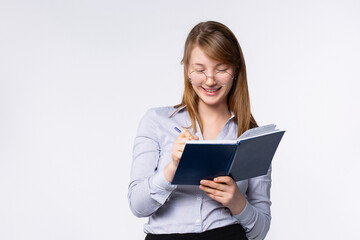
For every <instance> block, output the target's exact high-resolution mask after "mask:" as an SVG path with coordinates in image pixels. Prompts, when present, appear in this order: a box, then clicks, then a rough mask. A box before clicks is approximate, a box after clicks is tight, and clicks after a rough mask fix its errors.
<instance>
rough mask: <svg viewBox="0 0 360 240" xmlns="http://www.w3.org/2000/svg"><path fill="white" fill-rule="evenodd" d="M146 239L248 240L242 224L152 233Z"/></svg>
mask: <svg viewBox="0 0 360 240" xmlns="http://www.w3.org/2000/svg"><path fill="white" fill-rule="evenodd" d="M145 240H247V237H246V234H245V230H244V228H243V227H242V226H241V225H240V224H233V225H229V226H225V227H221V228H215V229H211V230H208V231H205V232H202V233H173V234H151V233H148V234H147V236H146V238H145Z"/></svg>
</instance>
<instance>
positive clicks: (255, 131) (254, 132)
mask: <svg viewBox="0 0 360 240" xmlns="http://www.w3.org/2000/svg"><path fill="white" fill-rule="evenodd" d="M275 127H276V125H275V124H268V125H264V126H261V127H256V128H252V129H249V130H247V131H245V132H244V133H243V134H241V136H240V137H238V139H237V141H240V140H241V139H244V138H250V137H254V136H258V135H263V134H265V133H269V132H273V131H275Z"/></svg>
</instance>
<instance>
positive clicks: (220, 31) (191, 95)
mask: <svg viewBox="0 0 360 240" xmlns="http://www.w3.org/2000/svg"><path fill="white" fill-rule="evenodd" d="M196 46H198V47H199V48H200V49H201V50H202V51H204V52H205V54H206V55H207V56H208V57H210V58H212V59H214V60H216V61H219V62H222V63H225V64H228V65H230V66H231V67H233V68H234V69H235V75H234V76H235V78H234V82H233V86H232V88H231V90H230V92H229V93H228V96H227V103H228V107H229V110H231V111H232V112H233V113H234V115H235V121H236V122H237V125H238V136H240V135H241V134H242V133H243V132H245V131H246V130H248V129H250V128H253V127H256V126H257V123H256V121H255V119H254V118H253V116H252V114H251V112H250V97H249V91H248V84H247V78H246V66H245V60H244V56H243V53H242V51H241V47H240V44H239V43H238V41H237V39H236V37H235V35H234V34H233V33H232V31H231V30H230V29H229V28H228V27H226V26H225V25H224V24H221V23H219V22H214V21H208V22H201V23H199V24H197V25H196V26H195V27H194V28H193V29H192V30H191V31H190V33H189V35H188V37H187V39H186V42H185V49H184V57H183V59H182V61H181V62H182V63H183V64H184V83H185V89H184V95H183V98H182V101H181V103H180V104H178V105H176V106H174V107H175V108H180V107H182V106H186V108H187V111H188V113H189V116H190V119H191V125H192V128H193V132H194V133H196V132H197V129H196V124H195V123H196V121H195V119H197V120H198V122H199V126H200V130H201V131H202V126H203V125H202V122H201V119H200V116H199V112H198V102H199V97H198V96H197V94H196V92H195V91H194V89H193V87H192V85H191V83H190V81H189V80H188V67H189V61H190V55H191V52H192V50H193V49H194V48H195V47H196Z"/></svg>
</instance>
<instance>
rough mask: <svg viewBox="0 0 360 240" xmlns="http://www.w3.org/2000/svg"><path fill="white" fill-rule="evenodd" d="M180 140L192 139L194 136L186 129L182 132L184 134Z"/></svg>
mask: <svg viewBox="0 0 360 240" xmlns="http://www.w3.org/2000/svg"><path fill="white" fill-rule="evenodd" d="M179 138H186V139H192V135H191V133H190V132H189V130H187V129H186V128H185V129H184V130H182V132H181V133H180V135H179Z"/></svg>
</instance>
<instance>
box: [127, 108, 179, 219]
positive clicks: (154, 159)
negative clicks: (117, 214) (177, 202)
mask: <svg viewBox="0 0 360 240" xmlns="http://www.w3.org/2000/svg"><path fill="white" fill-rule="evenodd" d="M156 117H158V116H157V114H156V112H155V110H152V109H150V110H149V111H148V112H147V113H146V114H145V116H144V117H143V118H142V120H141V121H140V124H139V128H138V131H137V134H136V137H135V143H134V148H133V163H132V168H131V176H130V184H129V188H128V201H129V204H130V209H131V211H132V212H133V214H134V215H135V216H137V217H147V216H150V215H151V214H153V213H154V212H155V211H156V210H157V209H158V208H159V207H160V206H161V205H163V204H164V203H165V202H166V200H167V199H168V197H169V196H170V194H171V192H172V191H173V190H174V189H175V188H176V186H172V185H171V184H170V183H169V182H168V181H167V180H166V179H165V177H164V173H163V171H162V170H163V169H158V164H159V158H160V151H161V149H160V142H159V138H158V132H157V129H158V126H157V124H158V122H159V121H155V119H156Z"/></svg>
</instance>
